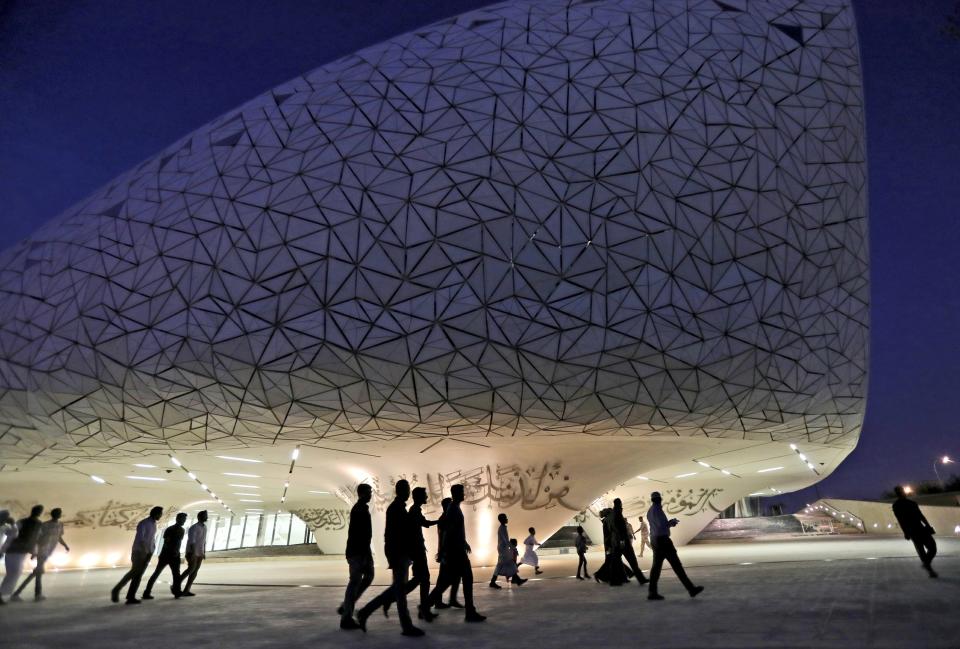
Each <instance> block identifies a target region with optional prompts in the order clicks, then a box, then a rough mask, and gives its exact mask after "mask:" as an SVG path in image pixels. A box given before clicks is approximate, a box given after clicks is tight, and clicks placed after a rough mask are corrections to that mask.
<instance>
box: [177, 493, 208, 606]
mask: <svg viewBox="0 0 960 649" xmlns="http://www.w3.org/2000/svg"><path fill="white" fill-rule="evenodd" d="M186 554H187V572H185V573H184V574H182V575H181V576H180V580H181V581H183V580H184V579H186V580H187V585H186V587H185V588H184V589H183V590H182V591H181V592H180V596H181V597H193V591H192V590H190V588H191V587H192V586H193V580H194V579H196V578H197V573H198V572H200V564H202V563H203V560H204V559H206V558H207V510H206V509H204V510H203V511H200V512H197V522H196V523H194V524H193V525H191V526H190V529H189V531H187V552H186Z"/></svg>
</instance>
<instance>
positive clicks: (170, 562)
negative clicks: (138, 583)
mask: <svg viewBox="0 0 960 649" xmlns="http://www.w3.org/2000/svg"><path fill="white" fill-rule="evenodd" d="M186 522H187V515H186V514H185V513H183V512H180V513H179V514H177V518H176V522H175V523H174V524H173V525H171V526H170V527H168V528H167V529H165V530H164V531H163V545H162V546H160V558H159V560H158V561H157V567H156V568H154V570H153V574H152V575H150V579H148V580H147V587H146V588H145V589H144V590H143V597H142V599H153V595H152V594H151V593H152V592H153V585H154V584H155V583H157V577H159V576H160V573H161V572H163V569H164V568H166V567H167V566H169V567H170V574H171V575H173V583H172V585H171V586H170V592H171V593H173V596H174V597H175V598H176V599H179V598H180V544H181V543H182V542H183V532H184V530H183V526H184V524H186Z"/></svg>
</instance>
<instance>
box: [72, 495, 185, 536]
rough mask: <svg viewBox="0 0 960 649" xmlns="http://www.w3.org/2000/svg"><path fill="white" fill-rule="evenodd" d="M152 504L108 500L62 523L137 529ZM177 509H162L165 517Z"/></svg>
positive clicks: (75, 525) (76, 525)
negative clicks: (104, 503)
mask: <svg viewBox="0 0 960 649" xmlns="http://www.w3.org/2000/svg"><path fill="white" fill-rule="evenodd" d="M152 507H154V505H152V504H144V503H124V502H120V501H114V500H108V501H107V504H106V505H104V506H103V507H100V508H98V509H86V510H83V511H79V512H77V513H76V514H75V516H74V518H71V519H70V520H66V521H64V522H63V524H64V525H66V526H68V527H93V528H97V527H119V528H122V529H125V530H135V529H137V523H139V522H140V521H141V520H143V519H144V518H146V517H147V515H148V514H149V513H150V509H151V508H152ZM177 511H178V508H177V507H164V509H163V513H164V515H166V516H169V515H172V514H175V513H176V512H177Z"/></svg>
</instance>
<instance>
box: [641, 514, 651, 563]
mask: <svg viewBox="0 0 960 649" xmlns="http://www.w3.org/2000/svg"><path fill="white" fill-rule="evenodd" d="M639 520H640V558H643V549H644V548H649V547H650V528H649V527H647V522H646V521H645V520H643V516H640V517H639ZM652 549H653V548H651V550H652Z"/></svg>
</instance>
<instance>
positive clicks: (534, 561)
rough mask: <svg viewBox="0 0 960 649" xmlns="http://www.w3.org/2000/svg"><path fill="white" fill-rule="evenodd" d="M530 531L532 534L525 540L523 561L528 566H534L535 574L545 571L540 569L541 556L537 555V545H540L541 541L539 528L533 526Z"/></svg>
mask: <svg viewBox="0 0 960 649" xmlns="http://www.w3.org/2000/svg"><path fill="white" fill-rule="evenodd" d="M527 531H528V532H530V536H528V537H527V538H526V539H524V540H523V547H524V550H523V559H522V560H521V563H525V564H527V565H528V566H533V572H534V574H537V575H539V574H542V573H543V571H542V570H540V557H539V556H537V551H536V549H535V548H536V547H537V546H538V545H540V542H539V541H537V536H536V535H537V530H535V529H533V528H532V527H531V528H529V529H528V530H527Z"/></svg>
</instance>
